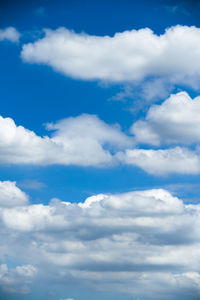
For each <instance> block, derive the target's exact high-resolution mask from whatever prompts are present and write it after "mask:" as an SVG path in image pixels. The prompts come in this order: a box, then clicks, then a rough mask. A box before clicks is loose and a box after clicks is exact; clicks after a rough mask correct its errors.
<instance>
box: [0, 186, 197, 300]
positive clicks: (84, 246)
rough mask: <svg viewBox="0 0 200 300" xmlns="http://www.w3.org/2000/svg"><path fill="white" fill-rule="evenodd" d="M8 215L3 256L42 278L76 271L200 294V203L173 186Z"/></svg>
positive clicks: (122, 283) (101, 283)
mask: <svg viewBox="0 0 200 300" xmlns="http://www.w3.org/2000/svg"><path fill="white" fill-rule="evenodd" d="M11 193H12V192H11ZM65 200H67V199H65ZM5 202H6V198H5ZM0 222H1V230H0V238H1V240H2V242H3V245H4V246H3V247H2V246H1V247H0V257H1V258H2V259H3V258H5V255H7V256H6V257H8V258H11V259H17V260H20V261H22V262H24V265H30V266H32V267H31V270H37V274H38V275H37V276H38V277H37V278H38V279H39V278H40V279H39V280H40V282H41V280H45V281H48V280H51V282H53V281H52V279H53V278H54V279H55V278H56V279H58V278H59V280H60V282H63V284H67V280H70V278H71V279H73V280H75V281H76V280H81V281H82V283H83V284H87V285H88V284H89V285H91V286H93V287H95V288H99V289H102V290H113V289H114V288H115V291H120V292H125V293H130V294H132V295H135V296H141V297H146V298H147V299H151V298H152V299H155V295H157V297H158V299H165V298H166V297H167V299H174V296H175V295H178V296H179V297H181V298H182V299H197V298H198V297H199V296H200V275H199V268H200V261H199V256H200V234H199V230H198V228H199V225H200V206H199V204H195V205H186V204H184V203H183V202H182V201H181V200H180V199H178V198H177V197H174V196H173V195H171V194H170V193H169V192H168V191H166V190H162V189H157V190H147V191H135V192H128V193H124V194H116V195H112V194H99V195H96V196H92V197H90V198H88V199H86V200H85V202H83V203H71V202H63V201H59V200H56V199H53V200H52V201H51V202H50V204H49V205H46V206H45V205H43V204H37V205H32V204H27V205H25V206H23V207H12V208H4V207H2V208H0ZM5 235H6V237H5ZM8 237H9V238H8ZM32 268H33V269H32ZM33 272H34V274H36V272H35V271H33ZM116 282H117V285H116ZM97 283H98V284H97ZM0 284H1V285H2V286H4V282H3V281H2V283H1V281H0ZM51 284H52V283H51ZM144 286H145V289H144Z"/></svg>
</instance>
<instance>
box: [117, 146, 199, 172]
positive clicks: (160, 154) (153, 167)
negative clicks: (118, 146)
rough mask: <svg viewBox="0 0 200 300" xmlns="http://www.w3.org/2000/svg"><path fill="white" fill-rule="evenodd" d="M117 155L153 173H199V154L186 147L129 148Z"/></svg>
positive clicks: (130, 163) (123, 160)
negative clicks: (158, 148) (159, 148)
mask: <svg viewBox="0 0 200 300" xmlns="http://www.w3.org/2000/svg"><path fill="white" fill-rule="evenodd" d="M117 156H118V158H119V160H121V161H122V162H124V163H126V164H128V165H133V166H137V167H140V168H142V169H143V170H145V171H146V172H148V173H150V174H154V175H166V174H170V173H174V174H176V173H177V174H199V173H200V157H199V154H197V153H196V152H195V151H190V150H188V149H186V148H181V147H175V148H169V149H162V150H153V149H129V150H126V151H125V152H124V153H118V154H117Z"/></svg>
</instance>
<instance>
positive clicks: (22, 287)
mask: <svg viewBox="0 0 200 300" xmlns="http://www.w3.org/2000/svg"><path fill="white" fill-rule="evenodd" d="M36 273H37V269H36V268H35V267H33V266H31V265H22V266H17V267H16V268H12V269H11V268H8V266H7V265H6V264H1V265H0V287H1V288H2V289H3V291H5V292H9V293H18V294H28V293H29V292H30V289H29V284H30V283H31V281H32V280H33V279H34V277H35V276H36Z"/></svg>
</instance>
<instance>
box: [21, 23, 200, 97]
mask: <svg viewBox="0 0 200 300" xmlns="http://www.w3.org/2000/svg"><path fill="white" fill-rule="evenodd" d="M44 32H45V36H44V37H43V38H41V39H39V40H37V41H36V42H34V43H28V44H25V45H23V49H22V52H21V57H22V59H23V60H24V61H25V62H29V63H38V64H44V65H48V66H51V67H52V68H53V69H54V70H56V71H57V72H60V73H63V74H64V75H66V76H69V77H72V78H78V79H82V80H100V81H106V82H111V83H130V82H131V83H135V84H137V83H141V82H142V81H144V80H145V79H149V78H151V80H153V79H155V80H156V82H157V79H158V78H160V79H162V81H159V82H157V83H156V85H158V84H159V85H160V83H161V82H162V84H161V85H162V86H160V88H161V89H163V87H164V83H166V82H167V84H172V85H173V84H186V85H188V86H190V87H193V88H197V89H198V86H199V82H200V71H199V70H200V63H199V62H200V54H199V53H200V29H199V28H197V27H195V26H191V27H189V26H181V25H177V26H174V27H170V28H168V29H166V31H165V32H164V34H162V35H157V34H155V33H153V31H152V30H151V29H149V28H144V29H140V30H131V31H128V30H127V31H124V32H122V33H116V34H115V35H114V36H113V37H110V36H91V35H88V34H85V33H75V32H74V31H72V30H68V29H66V28H64V27H62V28H59V29H57V30H51V29H45V30H44ZM154 90H155V88H154ZM150 92H151V91H150ZM151 93H155V91H152V92H151Z"/></svg>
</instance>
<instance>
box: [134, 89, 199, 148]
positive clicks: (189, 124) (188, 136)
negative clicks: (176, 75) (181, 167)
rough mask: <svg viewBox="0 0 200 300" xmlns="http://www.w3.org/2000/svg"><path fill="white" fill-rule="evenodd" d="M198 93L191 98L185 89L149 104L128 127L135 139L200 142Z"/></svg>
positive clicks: (156, 141)
mask: <svg viewBox="0 0 200 300" xmlns="http://www.w3.org/2000/svg"><path fill="white" fill-rule="evenodd" d="M199 114H200V97H196V98H194V99H191V98H190V96H189V95H188V94H187V93H186V92H181V93H178V94H174V95H171V96H170V97H169V98H168V99H167V100H165V101H164V102H163V103H162V104H160V105H153V106H152V107H151V108H150V109H149V110H148V112H147V115H146V117H145V119H144V120H139V121H137V122H135V123H134V124H133V126H132V128H131V132H132V134H134V135H135V140H136V141H137V142H138V143H140V144H141V143H143V144H150V145H155V146H159V145H161V144H165V145H166V144H184V145H191V144H197V143H200V119H199Z"/></svg>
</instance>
